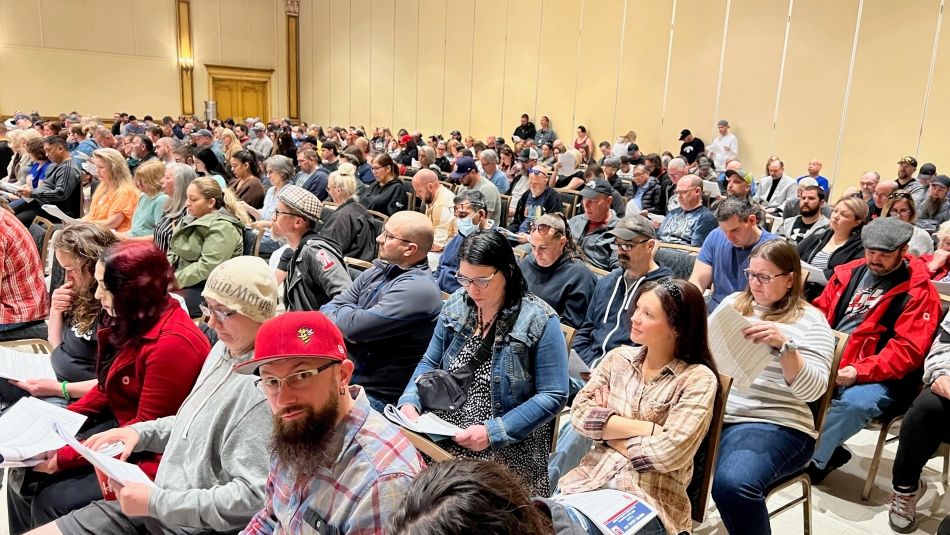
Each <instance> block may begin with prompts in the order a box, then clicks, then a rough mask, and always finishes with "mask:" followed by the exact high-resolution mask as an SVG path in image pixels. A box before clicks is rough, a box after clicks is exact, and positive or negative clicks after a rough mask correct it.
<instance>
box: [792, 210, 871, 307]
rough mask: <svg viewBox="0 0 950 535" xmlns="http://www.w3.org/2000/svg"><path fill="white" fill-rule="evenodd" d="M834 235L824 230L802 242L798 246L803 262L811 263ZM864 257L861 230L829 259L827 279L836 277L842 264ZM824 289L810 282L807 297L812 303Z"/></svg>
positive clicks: (826, 269) (806, 286)
mask: <svg viewBox="0 0 950 535" xmlns="http://www.w3.org/2000/svg"><path fill="white" fill-rule="evenodd" d="M833 235H834V231H833V230H832V229H831V228H830V227H829V228H826V229H824V230H819V231H817V232H815V233H813V234H812V235H811V236H808V237H807V238H805V239H804V240H802V242H801V243H799V244H798V255H799V256H800V257H801V258H802V262H808V263H811V261H812V260H813V259H814V258H815V255H817V254H818V253H819V252H820V251H821V250H822V248H824V246H825V245H827V244H828V242H829V241H831V237H832V236H833ZM863 256H864V245H863V244H862V243H861V231H860V229H859V230H857V231H855V232H852V233H851V236H850V237H849V238H848V241H846V242H845V243H844V245H842V246H841V247H838V249H837V250H836V251H835V252H833V253H831V257H830V258H829V259H828V267H827V268H825V269H824V274H825V278H826V279H828V280H831V276H832V275H834V269H835V268H836V267H838V266H840V265H841V264H847V263H848V262H851V261H852V260H857V259H859V258H861V257H863ZM823 289H824V287H823V286H820V285H818V284H815V283H813V282H809V283H807V284H806V285H805V297H807V298H808V300H809V301H811V300H812V299H814V298H815V297H818V295H819V294H820V293H821V291H822V290H823Z"/></svg>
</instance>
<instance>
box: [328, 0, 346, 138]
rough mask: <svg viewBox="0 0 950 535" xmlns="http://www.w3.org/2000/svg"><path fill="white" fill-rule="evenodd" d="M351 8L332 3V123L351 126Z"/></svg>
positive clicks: (340, 3)
mask: <svg viewBox="0 0 950 535" xmlns="http://www.w3.org/2000/svg"><path fill="white" fill-rule="evenodd" d="M350 6H351V2H330V79H329V80H328V81H329V83H330V122H332V123H333V124H334V125H341V126H349V125H350V122H351V121H350V96H351V91H350V53H351V49H350Z"/></svg>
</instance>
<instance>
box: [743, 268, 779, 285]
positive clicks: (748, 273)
mask: <svg viewBox="0 0 950 535" xmlns="http://www.w3.org/2000/svg"><path fill="white" fill-rule="evenodd" d="M742 274H743V275H745V278H746V279H748V280H749V281H750V282H751V281H752V279H755V280H757V281H759V284H769V283H771V282H772V280H774V279H775V278H777V277H784V276H786V275H791V272H785V273H779V274H778V275H766V274H765V273H756V272H754V271H752V270H751V269H743V270H742Z"/></svg>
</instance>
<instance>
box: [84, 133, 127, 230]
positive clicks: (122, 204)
mask: <svg viewBox="0 0 950 535" xmlns="http://www.w3.org/2000/svg"><path fill="white" fill-rule="evenodd" d="M92 162H93V164H95V166H96V171H97V173H98V175H97V176H98V177H99V187H98V188H96V192H95V193H93V195H92V201H90V203H89V213H88V214H86V215H85V216H84V217H83V221H91V222H93V223H99V224H100V225H102V226H104V227H107V228H110V229H112V230H115V231H116V232H128V231H129V230H131V229H132V215H133V214H134V213H135V208H136V206H138V203H139V195H140V192H139V190H138V189H137V188H136V187H135V182H133V181H132V174H131V173H130V172H129V166H128V164H127V163H126V161H125V158H124V157H123V156H122V153H121V152H119V151H117V150H115V149H96V150H95V151H93V153H92Z"/></svg>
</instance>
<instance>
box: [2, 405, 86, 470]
mask: <svg viewBox="0 0 950 535" xmlns="http://www.w3.org/2000/svg"><path fill="white" fill-rule="evenodd" d="M85 421H86V417H85V416H83V415H82V414H79V413H76V412H73V411H70V410H66V409H64V408H62V407H57V406H56V405H53V404H51V403H47V402H45V401H41V400H39V399H36V398H33V397H27V398H21V399H20V401H17V402H16V403H15V404H14V405H13V406H12V407H10V408H9V409H8V410H7V411H6V412H5V413H3V416H0V456H3V460H4V461H23V460H26V459H32V458H33V457H36V456H37V455H40V454H41V453H45V452H47V451H53V450H58V449H59V448H61V447H63V445H65V442H64V441H63V440H62V439H61V438H60V437H59V436H58V435H57V434H56V433H55V432H54V431H53V423H58V424H59V425H60V426H61V427H62V429H63V430H65V431H66V432H68V433H72V434H73V435H75V434H76V433H78V432H79V428H80V427H82V424H83V423H84V422H85Z"/></svg>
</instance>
